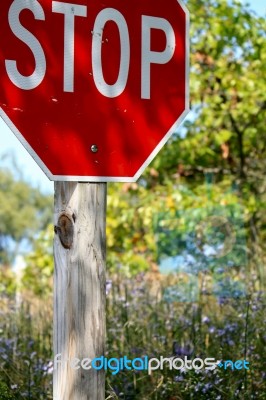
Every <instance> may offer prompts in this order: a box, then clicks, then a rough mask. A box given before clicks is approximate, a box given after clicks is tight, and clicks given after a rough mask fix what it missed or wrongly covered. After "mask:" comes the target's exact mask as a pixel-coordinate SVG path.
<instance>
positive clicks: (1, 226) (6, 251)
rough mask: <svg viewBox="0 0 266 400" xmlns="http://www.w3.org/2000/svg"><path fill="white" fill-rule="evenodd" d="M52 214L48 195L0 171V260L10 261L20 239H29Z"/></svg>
mask: <svg viewBox="0 0 266 400" xmlns="http://www.w3.org/2000/svg"><path fill="white" fill-rule="evenodd" d="M51 217H52V199H51V196H47V195H43V194H42V193H40V191H39V190H37V189H35V188H33V187H32V186H31V185H30V184H28V183H27V182H24V181H21V180H16V179H15V178H14V176H13V175H12V174H11V172H8V171H7V170H3V169H2V170H0V263H1V262H2V263H3V262H12V261H13V260H14V256H15V255H16V252H17V250H18V244H19V243H20V242H21V241H22V240H23V239H24V240H25V239H27V240H28V241H31V240H32V239H33V238H34V235H35V234H36V233H37V232H38V230H41V229H43V228H45V227H46V226H47V223H48V221H49V220H51ZM14 243H16V245H14ZM12 244H13V246H12Z"/></svg>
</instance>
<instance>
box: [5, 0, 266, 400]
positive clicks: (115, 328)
mask: <svg viewBox="0 0 266 400" xmlns="http://www.w3.org/2000/svg"><path fill="white" fill-rule="evenodd" d="M188 8H189V10H190V16H191V87H190V90H191V109H192V112H191V114H190V116H189V118H188V119H187V120H186V122H185V124H184V126H183V127H182V128H181V129H180V131H179V132H177V133H176V134H175V135H174V136H173V137H172V138H171V139H170V141H169V142H168V143H167V144H166V145H165V147H164V148H163V150H162V151H161V152H160V154H159V155H158V156H157V157H156V159H155V160H154V161H153V163H152V164H151V166H150V167H149V168H148V169H147V170H146V172H145V173H144V175H143V176H142V177H141V178H140V179H139V181H138V182H136V183H131V184H127V183H125V184H109V185H108V217H107V241H108V244H107V245H108V259H107V269H108V271H107V272H108V281H107V292H108V293H107V328H108V331H107V335H108V338H107V355H108V356H114V357H119V356H123V355H124V354H127V355H128V356H129V357H141V356H143V355H149V356H150V357H151V356H156V355H163V356H170V355H177V356H184V355H188V356H190V357H193V358H194V357H196V356H201V357H215V358H218V357H220V359H231V358H233V359H235V360H236V359H244V358H246V359H247V360H248V361H249V362H250V364H251V368H250V370H249V371H237V372H234V373H232V372H230V371H223V370H219V371H216V372H215V373H214V372H212V371H210V372H211V373H210V372H209V373H203V372H202V373H195V372H191V371H183V372H182V373H174V372H171V371H167V370H164V371H157V372H156V373H154V374H153V375H152V376H149V377H148V376H147V375H145V374H144V373H140V372H138V371H135V372H131V371H130V373H125V372H122V373H120V374H119V375H117V376H112V375H110V374H108V375H107V389H106V390H107V392H106V397H107V398H108V399H143V400H145V399H158V400H159V399H165V400H179V399H216V400H219V399H225V400H229V399H241V400H242V399H248V400H250V399H266V384H265V382H266V379H265V378H266V374H265V365H266V364H265V362H266V356H265V345H266V335H265V330H264V327H265V323H266V315H265V261H266V240H265V239H266V174H265V172H266V171H265V170H266V168H265V167H266V130H265V126H266V79H265V77H266V37H265V32H266V22H265V18H262V17H258V16H256V15H255V14H254V13H253V12H251V11H250V10H249V8H248V7H245V6H243V4H242V3H241V2H239V1H236V0H233V1H230V2H229V1H225V0H204V1H202V0H189V1H188ZM52 212H53V199H52V198H51V196H48V195H44V194H42V193H41V192H40V191H39V190H37V189H35V188H33V187H32V186H31V185H30V184H29V183H28V182H26V181H24V180H23V174H20V175H19V174H17V173H16V174H12V172H10V171H9V170H7V169H3V168H2V169H1V170H0V302H1V312H0V316H1V318H0V399H1V400H6V399H36V400H37V399H38V400H39V399H51V398H52V397H51V396H52V395H51V391H52V385H51V376H52V375H51V373H52V363H51V360H52V339H51V336H52V274H53V255H52V239H53V226H52Z"/></svg>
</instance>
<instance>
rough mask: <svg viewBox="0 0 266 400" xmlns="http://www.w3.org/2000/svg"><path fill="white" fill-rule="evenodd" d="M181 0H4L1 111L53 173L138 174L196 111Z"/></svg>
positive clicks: (91, 176)
mask: <svg viewBox="0 0 266 400" xmlns="http://www.w3.org/2000/svg"><path fill="white" fill-rule="evenodd" d="M188 20H189V16H188V11H187V9H186V7H185V6H184V4H183V3H182V1H181V0H167V1H166V2H165V1H163V0H139V1H132V0H106V1H105V2H101V1H99V0H94V1H92V0H71V1H68V0H65V1H52V0H1V3H0V115H1V116H2V118H3V119H4V120H5V122H6V123H7V124H8V126H9V127H10V128H11V130H12V131H13V132H14V133H15V135H16V136H17V137H18V138H19V140H20V141H21V142H22V144H23V145H24V146H25V148H26V149H27V150H28V151H29V153H30V154H31V156H32V157H33V158H34V159H35V160H36V162H37V163H38V164H39V166H40V167H41V168H42V169H43V171H44V172H45V173H46V174H47V176H48V177H49V178H50V179H51V180H59V181H64V180H72V181H102V182H106V181H121V182H123V181H135V180H136V179H138V177H139V176H140V174H141V173H142V172H143V170H144V168H145V167H146V166H147V165H148V164H149V162H150V161H151V160H152V159H153V158H154V157H155V155H156V154H157V153H158V151H159V150H160V149H161V148H162V146H163V145H164V143H165V142H166V141H167V139H168V138H169V137H170V136H171V135H172V133H173V132H175V131H176V130H177V127H178V126H179V124H180V123H181V122H182V121H183V120H184V118H185V116H186V115H187V113H188V111H189V89H188V58H189V54H188V53H189V50H188V48H189V46H188V34H189V32H188V30H189V23H188Z"/></svg>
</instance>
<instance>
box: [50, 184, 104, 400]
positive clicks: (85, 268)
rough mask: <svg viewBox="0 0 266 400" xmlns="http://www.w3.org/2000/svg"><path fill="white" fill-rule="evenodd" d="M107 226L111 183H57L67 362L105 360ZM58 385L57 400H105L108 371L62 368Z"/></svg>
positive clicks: (60, 325)
mask: <svg viewBox="0 0 266 400" xmlns="http://www.w3.org/2000/svg"><path fill="white" fill-rule="evenodd" d="M105 221H106V184H105V183H76V182H75V183H74V182H55V213H54V222H55V238H54V259H55V272H54V355H56V354H61V355H62V357H61V358H62V360H67V359H73V358H74V357H77V358H79V359H80V360H81V359H84V358H90V359H93V358H95V357H100V356H101V355H103V354H104V347H105V260H106V236H105V223H106V222H105ZM79 365H80V364H79ZM53 379H54V381H53V399H54V400H103V399H104V398H105V395H104V391H105V374H104V370H100V371H95V370H93V369H89V370H84V369H82V368H79V369H77V370H75V369H72V368H71V366H70V363H69V362H62V363H61V364H57V369H55V368H54V377H53Z"/></svg>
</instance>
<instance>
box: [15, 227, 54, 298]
mask: <svg viewBox="0 0 266 400" xmlns="http://www.w3.org/2000/svg"><path fill="white" fill-rule="evenodd" d="M52 239H53V226H52V225H51V224H50V225H48V227H47V229H46V230H45V231H42V232H41V233H40V234H39V236H38V238H37V239H36V240H35V242H34V249H33V251H32V252H31V253H30V254H29V255H28V256H27V257H26V260H25V261H26V268H25V269H24V271H23V276H22V280H21V285H22V288H25V289H27V290H28V291H30V292H32V293H34V294H35V295H38V296H40V297H43V298H47V296H49V295H51V291H52V275H53V247H52Z"/></svg>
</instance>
